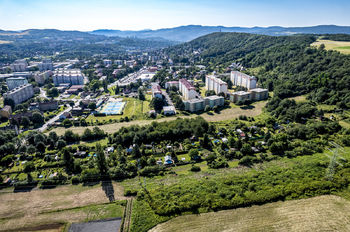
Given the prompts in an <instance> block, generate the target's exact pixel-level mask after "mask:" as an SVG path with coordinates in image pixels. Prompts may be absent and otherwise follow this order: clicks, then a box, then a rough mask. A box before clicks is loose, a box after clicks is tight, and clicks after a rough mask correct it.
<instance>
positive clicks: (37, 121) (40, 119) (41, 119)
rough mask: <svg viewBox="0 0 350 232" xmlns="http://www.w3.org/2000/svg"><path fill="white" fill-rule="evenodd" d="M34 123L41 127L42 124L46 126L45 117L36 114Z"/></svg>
mask: <svg viewBox="0 0 350 232" xmlns="http://www.w3.org/2000/svg"><path fill="white" fill-rule="evenodd" d="M32 121H33V123H34V125H36V126H41V125H42V124H44V117H43V115H42V114H41V113H39V112H34V113H33V115H32Z"/></svg>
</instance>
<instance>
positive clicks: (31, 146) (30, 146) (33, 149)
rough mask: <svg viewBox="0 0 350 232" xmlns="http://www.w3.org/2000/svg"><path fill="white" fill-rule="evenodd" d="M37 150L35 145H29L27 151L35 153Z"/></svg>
mask: <svg viewBox="0 0 350 232" xmlns="http://www.w3.org/2000/svg"><path fill="white" fill-rule="evenodd" d="M35 151H36V149H35V147H34V146H33V145H29V146H28V148H27V152H28V153H29V154H34V153H35Z"/></svg>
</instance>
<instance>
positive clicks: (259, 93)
mask: <svg viewBox="0 0 350 232" xmlns="http://www.w3.org/2000/svg"><path fill="white" fill-rule="evenodd" d="M250 92H251V94H252V97H251V98H252V100H254V101H261V100H265V99H267V98H268V97H269V91H268V90H267V89H261V88H256V89H251V90H250Z"/></svg>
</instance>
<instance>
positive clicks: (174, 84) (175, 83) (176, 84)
mask: <svg viewBox="0 0 350 232" xmlns="http://www.w3.org/2000/svg"><path fill="white" fill-rule="evenodd" d="M171 87H176V88H177V89H179V82H178V81H168V82H166V83H165V88H166V89H169V88H171Z"/></svg>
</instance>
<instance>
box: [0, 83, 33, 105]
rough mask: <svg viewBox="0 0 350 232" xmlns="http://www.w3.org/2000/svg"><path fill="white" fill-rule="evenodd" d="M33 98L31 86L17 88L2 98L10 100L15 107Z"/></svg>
mask: <svg viewBox="0 0 350 232" xmlns="http://www.w3.org/2000/svg"><path fill="white" fill-rule="evenodd" d="M33 96H34V90H33V86H32V85H31V84H26V85H22V86H19V87H17V88H15V89H13V90H11V91H9V92H7V93H5V94H4V98H9V99H12V100H13V101H14V103H15V105H17V104H20V103H22V102H24V101H26V100H28V99H29V98H31V97H33Z"/></svg>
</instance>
